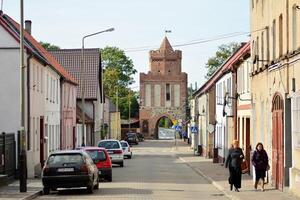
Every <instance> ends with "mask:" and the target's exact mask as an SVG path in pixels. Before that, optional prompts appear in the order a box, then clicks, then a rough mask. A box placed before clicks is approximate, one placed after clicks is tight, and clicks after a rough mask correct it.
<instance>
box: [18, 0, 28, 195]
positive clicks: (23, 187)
mask: <svg viewBox="0 0 300 200" xmlns="http://www.w3.org/2000/svg"><path fill="white" fill-rule="evenodd" d="M24 68H25V65H24V2H23V0H20V97H21V98H20V108H21V128H20V131H19V133H20V134H19V136H20V150H21V151H20V160H19V166H20V188H19V189H20V192H27V160H26V136H25V85H24V80H25V75H24Z"/></svg>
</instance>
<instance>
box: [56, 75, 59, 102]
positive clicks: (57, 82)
mask: <svg viewBox="0 0 300 200" xmlns="http://www.w3.org/2000/svg"><path fill="white" fill-rule="evenodd" d="M58 86H59V79H56V103H57V104H58V93H59V91H58V88H59V87H58Z"/></svg>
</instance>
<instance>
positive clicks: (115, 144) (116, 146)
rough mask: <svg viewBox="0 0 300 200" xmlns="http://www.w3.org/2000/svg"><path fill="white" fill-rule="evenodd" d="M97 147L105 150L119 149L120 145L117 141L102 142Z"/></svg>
mask: <svg viewBox="0 0 300 200" xmlns="http://www.w3.org/2000/svg"><path fill="white" fill-rule="evenodd" d="M98 146H99V147H103V148H105V149H119V148H120V145H119V142H117V141H102V142H100V143H99V145H98Z"/></svg>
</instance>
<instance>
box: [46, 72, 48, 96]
mask: <svg viewBox="0 0 300 200" xmlns="http://www.w3.org/2000/svg"><path fill="white" fill-rule="evenodd" d="M46 90H47V91H46V100H49V75H48V74H47V78H46Z"/></svg>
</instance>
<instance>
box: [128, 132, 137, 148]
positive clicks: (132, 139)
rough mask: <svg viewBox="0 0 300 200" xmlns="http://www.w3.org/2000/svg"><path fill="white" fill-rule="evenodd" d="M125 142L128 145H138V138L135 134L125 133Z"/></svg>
mask: <svg viewBox="0 0 300 200" xmlns="http://www.w3.org/2000/svg"><path fill="white" fill-rule="evenodd" d="M125 141H127V142H128V143H129V144H136V145H137V144H139V138H138V136H137V134H136V133H127V134H126V137H125Z"/></svg>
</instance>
